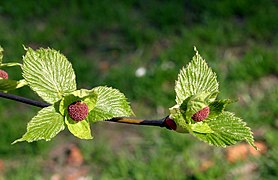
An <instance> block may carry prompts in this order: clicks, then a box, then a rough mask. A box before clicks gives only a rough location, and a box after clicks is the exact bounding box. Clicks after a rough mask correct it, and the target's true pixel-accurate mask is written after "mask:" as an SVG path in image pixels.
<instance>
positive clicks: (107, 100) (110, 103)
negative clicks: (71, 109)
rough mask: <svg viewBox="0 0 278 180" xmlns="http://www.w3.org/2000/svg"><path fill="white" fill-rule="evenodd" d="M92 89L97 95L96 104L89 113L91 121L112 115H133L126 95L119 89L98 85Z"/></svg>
mask: <svg viewBox="0 0 278 180" xmlns="http://www.w3.org/2000/svg"><path fill="white" fill-rule="evenodd" d="M92 91H93V92H94V93H95V94H96V95H97V100H96V105H95V107H94V109H93V110H92V112H91V113H90V114H89V116H90V117H89V118H90V120H91V121H93V122H95V121H102V120H107V119H111V118H113V117H122V116H130V115H133V112H132V110H131V107H130V105H129V103H128V102H127V99H126V97H125V96H124V94H122V93H121V92H120V91H119V90H117V89H113V88H110V87H105V86H99V87H96V88H93V89H92Z"/></svg>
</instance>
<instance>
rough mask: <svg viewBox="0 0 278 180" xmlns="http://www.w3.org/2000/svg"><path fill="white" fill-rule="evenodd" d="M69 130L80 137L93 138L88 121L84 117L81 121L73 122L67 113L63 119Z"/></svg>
mask: <svg viewBox="0 0 278 180" xmlns="http://www.w3.org/2000/svg"><path fill="white" fill-rule="evenodd" d="M65 122H66V124H67V127H68V129H69V131H70V132H71V133H72V134H73V135H74V136H76V137H78V138H80V139H93V137H92V134H91V129H90V124H89V122H88V121H87V120H86V119H85V120H83V121H79V122H75V121H74V120H72V119H71V118H70V117H69V116H68V115H66V120H65Z"/></svg>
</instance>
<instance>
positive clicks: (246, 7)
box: [0, 0, 278, 180]
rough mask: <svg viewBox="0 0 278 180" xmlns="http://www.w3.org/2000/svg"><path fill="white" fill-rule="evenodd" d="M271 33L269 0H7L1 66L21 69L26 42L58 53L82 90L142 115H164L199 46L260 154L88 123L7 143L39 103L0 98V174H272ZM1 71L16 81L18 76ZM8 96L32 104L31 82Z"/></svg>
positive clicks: (277, 145)
mask: <svg viewBox="0 0 278 180" xmlns="http://www.w3.org/2000/svg"><path fill="white" fill-rule="evenodd" d="M277 33H278V2H277V1H274V0H257V1H256V2H254V1H252V0H245V1H242V0H234V1H230V0H222V1H216V0H213V1H202V0H195V1H194V0H185V1H183V0H172V1H166V0H160V1H159V0H153V1H147V0H139V1H135V0H125V1H108V0H99V1H97V0H95V1H85V0H84V1H79V0H72V1H61V0H48V1H46V0H45V1H21V0H2V1H1V2H0V45H1V46H2V47H3V48H4V50H5V51H4V61H5V62H12V61H16V62H22V60H21V59H22V56H23V55H24V53H25V52H24V49H23V46H22V45H25V46H30V47H33V48H38V47H51V48H54V49H57V50H60V51H61V52H62V53H63V54H64V55H65V56H66V57H67V58H68V59H69V60H70V61H71V63H72V64H73V67H74V69H75V73H76V75H77V83H78V88H92V87H95V86H98V85H107V86H112V87H115V88H118V89H119V90H120V91H122V92H123V93H125V94H126V96H127V97H128V99H129V101H130V102H131V105H132V107H133V109H134V112H135V114H136V115H137V117H140V118H146V119H147V118H162V117H165V116H166V115H167V114H168V108H169V107H171V106H173V105H174V104H175V101H174V99H175V92H174V84H175V80H176V79H177V75H178V73H179V69H180V68H181V67H182V66H184V65H186V64H187V63H188V62H189V61H190V60H191V58H192V56H193V55H194V52H193V46H196V47H197V48H198V50H199V52H200V54H201V55H202V56H203V57H204V58H205V59H206V61H207V62H208V64H209V66H211V67H212V68H213V70H214V71H215V72H216V73H217V74H218V80H219V82H220V90H221V93H220V98H232V99H238V102H237V103H235V104H233V105H230V106H229V107H228V109H229V110H230V111H233V112H235V113H236V115H237V116H240V117H242V118H243V119H244V120H245V121H246V122H247V123H248V126H250V127H251V128H252V130H253V132H254V135H255V139H256V141H258V142H260V143H261V145H263V146H262V147H263V148H262V151H261V152H260V153H259V154H261V155H257V156H252V155H250V153H247V154H249V155H247V156H246V158H243V159H242V160H237V158H235V159H231V157H230V156H229V153H230V152H232V151H234V149H235V151H236V152H238V154H239V153H240V152H241V151H240V150H239V149H236V148H238V147H239V146H233V148H234V149H222V148H216V147H212V146H209V145H207V144H205V143H203V142H200V141H198V140H197V139H195V138H194V137H192V136H190V135H184V134H178V133H175V132H171V131H169V130H166V129H162V128H155V127H138V126H128V125H123V124H113V123H108V122H100V123H96V124H94V125H93V127H92V129H93V134H94V137H95V139H94V140H92V141H84V140H79V139H77V138H75V137H73V136H72V135H71V134H69V133H68V132H67V131H64V132H62V133H60V134H59V135H58V136H57V137H56V138H55V139H53V140H52V141H50V142H43V141H41V142H35V143H30V144H28V143H18V144H16V145H11V142H13V141H14V140H15V139H17V138H19V137H20V136H21V135H22V134H23V133H25V131H26V124H27V122H28V121H29V120H30V119H31V118H32V117H33V116H34V115H35V114H36V112H37V111H38V110H39V108H36V107H31V106H28V105H25V104H20V103H17V102H13V101H10V100H6V99H1V100H0V117H1V119H0V179H1V180H2V179H51V178H52V179H55V178H56V179H59V178H60V179H63V178H64V179H70V178H72V179H76V178H77V177H82V176H83V177H87V178H88V179H183V180H184V179H276V178H277V176H278V141H277V140H275V138H276V137H277V136H278V131H277V128H278V103H277V100H278V58H277V57H278V34H277ZM142 69H143V73H142ZM6 70H7V71H8V72H9V76H10V78H11V79H20V78H21V75H20V69H16V68H9V69H6ZM144 70H145V71H144ZM140 72H141V73H140ZM11 93H14V94H17V95H22V96H25V97H29V98H32V99H37V100H39V97H38V96H37V95H35V94H34V93H33V92H31V90H30V89H29V88H27V87H24V88H22V89H19V90H16V91H13V92H11ZM242 145H244V144H242ZM246 148H247V149H248V148H249V147H248V146H245V149H246ZM243 149H244V148H243ZM251 154H252V153H251ZM245 155H246V154H245ZM275 177H276V178H275Z"/></svg>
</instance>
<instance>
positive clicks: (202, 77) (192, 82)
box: [175, 48, 218, 105]
mask: <svg viewBox="0 0 278 180" xmlns="http://www.w3.org/2000/svg"><path fill="white" fill-rule="evenodd" d="M195 51H196V55H195V56H194V57H193V59H192V61H191V62H190V63H189V64H188V66H187V67H186V68H182V69H181V71H180V73H179V75H178V80H177V81H176V86H175V91H176V102H177V104H179V105H180V104H182V102H183V101H184V100H185V99H186V98H188V97H190V96H192V95H196V94H200V93H204V92H205V93H210V94H211V97H210V101H213V100H214V99H215V98H216V95H217V93H218V82H217V79H216V78H217V77H216V74H215V73H214V72H212V70H211V68H209V67H208V65H207V63H206V62H205V60H203V58H202V57H201V56H200V55H199V53H198V51H197V50H196V48H195Z"/></svg>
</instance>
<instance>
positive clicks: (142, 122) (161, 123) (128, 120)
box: [0, 92, 171, 129]
mask: <svg viewBox="0 0 278 180" xmlns="http://www.w3.org/2000/svg"><path fill="white" fill-rule="evenodd" d="M0 97H2V98H6V99H10V100H13V101H17V102H21V103H24V104H29V105H32V106H36V107H40V108H44V107H48V106H51V104H49V103H45V102H41V101H36V100H33V99H28V98H25V97H22V96H17V95H14V94H8V93H3V92H0ZM167 118H168V116H166V117H165V118H162V119H158V120H142V119H133V118H129V117H116V118H112V119H108V120H106V121H108V122H115V123H125V124H134V125H148V126H159V127H166V128H167V129H171V128H170V127H169V126H168V125H167V124H166V123H165V121H166V119H167Z"/></svg>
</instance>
